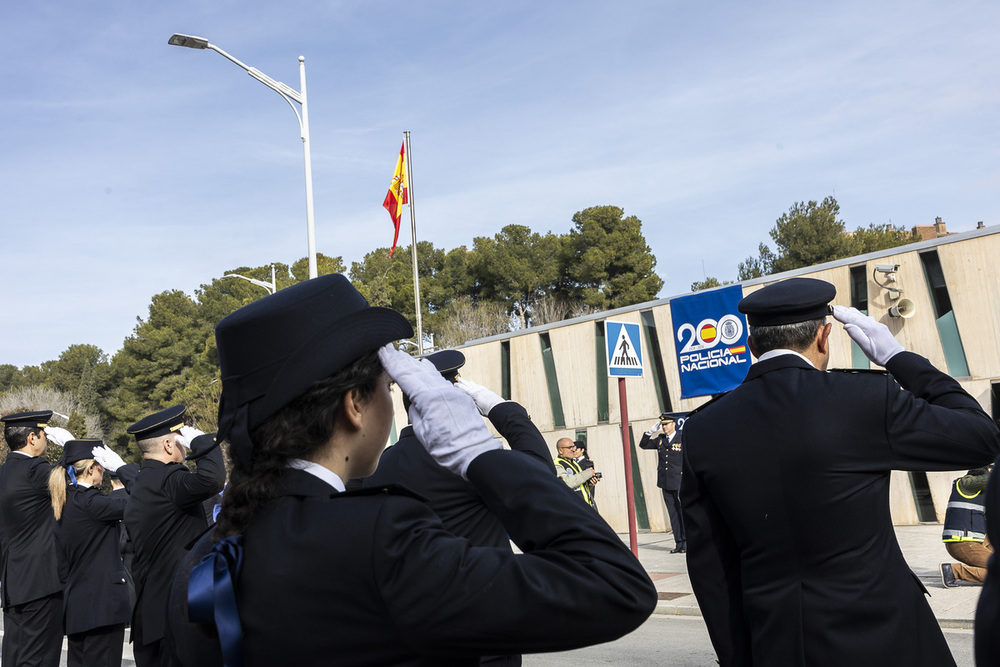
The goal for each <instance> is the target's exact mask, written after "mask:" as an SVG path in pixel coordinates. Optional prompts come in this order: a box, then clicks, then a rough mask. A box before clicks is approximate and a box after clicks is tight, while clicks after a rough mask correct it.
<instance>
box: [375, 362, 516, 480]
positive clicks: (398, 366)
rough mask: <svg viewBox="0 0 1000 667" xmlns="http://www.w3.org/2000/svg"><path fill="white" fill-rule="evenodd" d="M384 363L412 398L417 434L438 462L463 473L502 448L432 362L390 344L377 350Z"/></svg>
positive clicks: (412, 420) (470, 403)
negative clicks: (484, 455) (473, 464)
mask: <svg viewBox="0 0 1000 667" xmlns="http://www.w3.org/2000/svg"><path fill="white" fill-rule="evenodd" d="M378 356H379V359H380V360H381V361H382V367H383V368H385V372H386V373H388V374H389V377H391V378H392V379H393V380H395V381H396V384H398V385H399V388H400V389H401V390H402V391H403V393H404V394H406V395H407V396H408V397H409V399H410V423H411V424H412V425H413V432H414V433H415V434H416V436H417V439H418V440H419V441H420V442H421V443H423V445H424V448H425V449H427V453H429V454H430V455H431V457H432V458H433V459H434V460H435V461H437V462H438V463H439V464H441V465H442V466H444V467H445V468H447V469H448V470H450V471H452V472H453V473H455V474H458V475H461V476H462V477H463V478H465V473H466V471H467V470H468V469H469V464H470V463H472V460H473V459H474V458H476V457H477V456H479V455H480V454H483V453H485V452H488V451H492V450H494V449H502V447H503V446H502V445H501V444H500V441H499V440H494V439H493V437H491V436H490V432H489V431H487V430H486V424H485V423H484V422H483V419H482V417H480V416H479V413H478V412H477V411H476V408H475V403H474V402H473V401H472V399H471V398H470V397H469V396H468V395H467V394H466V393H465V392H463V391H462V390H461V389H459V388H458V387H456V386H455V385H453V384H452V383H450V382H448V381H447V380H445V379H444V378H443V377H441V374H440V373H439V372H438V370H437V369H436V368H435V367H434V364H432V363H431V362H429V361H427V360H426V359H423V360H421V361H417V360H416V359H414V358H413V357H411V356H410V355H408V354H406V353H405V352H400V351H399V350H396V349H394V348H393V347H392V345H391V344H390V345H386V346H385V347H383V348H381V349H379V351H378Z"/></svg>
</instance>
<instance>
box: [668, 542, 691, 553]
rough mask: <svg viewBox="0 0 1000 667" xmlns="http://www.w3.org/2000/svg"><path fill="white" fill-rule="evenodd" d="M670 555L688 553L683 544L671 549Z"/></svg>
mask: <svg viewBox="0 0 1000 667" xmlns="http://www.w3.org/2000/svg"><path fill="white" fill-rule="evenodd" d="M670 553H672V554H686V553H687V549H686V548H685V547H684V545H683V544H681V545H679V546H676V547H674V548H673V549H671V550H670Z"/></svg>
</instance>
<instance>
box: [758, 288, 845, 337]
mask: <svg viewBox="0 0 1000 667" xmlns="http://www.w3.org/2000/svg"><path fill="white" fill-rule="evenodd" d="M835 296H837V288H836V287H834V286H833V285H831V284H830V283H828V282H826V281H825V280H817V279H815V278H789V279H788V280H782V281H781V282H777V283H772V284H770V285H768V286H767V287H764V288H762V289H759V290H757V291H756V292H754V293H752V294H750V295H748V296H746V297H744V298H743V299H742V300H741V301H740V303H739V310H740V312H741V313H745V314H746V316H747V323H748V324H749V325H750V326H752V327H767V326H775V325H778V324H795V323H796V322H807V321H809V320H817V319H819V318H821V317H826V316H827V315H829V314H830V312H831V311H830V302H831V301H833V299H834V297H835Z"/></svg>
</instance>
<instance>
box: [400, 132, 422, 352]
mask: <svg viewBox="0 0 1000 667" xmlns="http://www.w3.org/2000/svg"><path fill="white" fill-rule="evenodd" d="M403 136H404V137H405V138H406V187H407V199H408V200H409V203H410V233H411V237H410V238H412V239H413V245H412V246H411V247H410V256H411V258H412V260H413V301H414V303H415V304H416V307H417V354H418V355H421V356H422V355H423V353H424V330H423V326H422V325H421V321H420V320H421V318H420V277H419V276H418V275H417V217H416V214H415V213H414V212H413V168H412V162H411V156H410V131H409V130H406V131H404V132H403Z"/></svg>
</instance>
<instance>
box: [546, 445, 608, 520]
mask: <svg viewBox="0 0 1000 667" xmlns="http://www.w3.org/2000/svg"><path fill="white" fill-rule="evenodd" d="M582 445H583V443H582V442H580V441H576V442H574V441H573V440H570V439H569V438H559V440H558V441H556V452H557V453H558V454H559V456H558V457H557V458H556V459H555V460H554V461H553V463H555V464H556V475H558V476H559V479H561V480H562V481H564V482H565V483H566V486H568V487H569V488H571V489H573V490H574V491H575V492H576V494H577V495H578V496H579V497H580V499H581V500H583V502H585V503H587V504H588V505H590V506H591V507H593V508H594V509H595V510H596V509H597V505H596V504H594V486H595V485H596V484H597V482H598V480H599V479H600V473H599V472H595V471H594V468H593V467H590V468H586V469H585V468H584V467H583V466H582V465H581V464H580V462H579V461H578V460H577V459H578V458H579V457H580V455H581V454H583V452H584V449H583V446H582Z"/></svg>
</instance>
